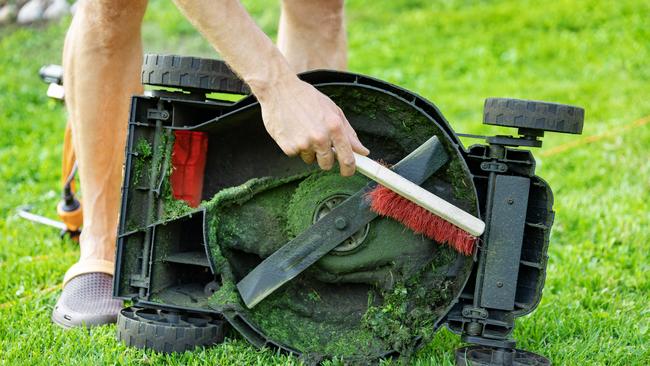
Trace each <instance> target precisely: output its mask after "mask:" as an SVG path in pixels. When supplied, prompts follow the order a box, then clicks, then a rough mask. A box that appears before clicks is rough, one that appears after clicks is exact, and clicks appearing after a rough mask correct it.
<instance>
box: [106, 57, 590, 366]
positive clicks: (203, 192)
mask: <svg viewBox="0 0 650 366" xmlns="http://www.w3.org/2000/svg"><path fill="white" fill-rule="evenodd" d="M300 77H301V78H302V79H303V80H304V81H306V82H308V83H310V84H312V85H314V86H315V87H316V88H318V89H319V90H320V91H321V92H323V93H324V94H326V95H328V96H329V97H330V98H332V99H333V100H334V101H335V102H336V103H337V104H338V105H339V106H340V107H341V108H342V109H343V111H344V112H345V114H346V117H347V118H348V120H349V121H350V123H351V124H352V126H353V127H354V128H355V130H356V131H357V133H358V135H359V137H360V139H361V141H362V142H363V143H364V145H366V146H368V147H369V148H370V150H371V158H373V159H376V160H383V161H384V162H386V163H387V164H389V165H393V164H395V163H397V162H398V161H400V160H404V161H407V162H408V164H407V166H408V167H409V169H410V168H411V167H416V168H414V170H411V171H410V172H408V173H405V174H411V175H412V176H418V177H419V178H418V179H420V180H421V181H422V184H421V186H422V187H423V188H425V189H427V190H429V191H431V192H434V193H435V194H437V195H439V196H440V197H442V198H443V199H446V200H448V201H450V202H452V203H454V204H455V205H457V206H459V207H462V208H463V209H464V210H466V211H468V212H470V213H472V214H474V215H476V216H479V217H481V218H482V219H483V220H484V221H485V222H486V225H487V229H486V232H485V233H484V234H483V235H482V237H481V238H480V244H479V246H478V248H477V249H476V250H475V252H474V253H473V255H471V256H464V255H461V254H459V253H457V252H455V251H453V250H451V249H450V248H448V247H445V246H441V245H439V244H437V243H435V242H432V241H431V240H428V239H426V238H423V237H422V236H418V235H415V234H413V233H412V232H409V231H408V230H405V229H404V227H402V226H401V225H400V224H399V223H397V222H395V221H392V220H391V219H388V218H381V217H378V218H373V219H371V221H370V222H369V223H368V224H367V225H366V224H365V223H364V224H361V225H358V228H357V227H356V226H354V227H352V226H347V225H343V224H341V222H342V221H341V220H340V219H338V218H336V219H334V220H332V219H326V218H327V216H328V215H329V214H330V212H337V210H334V209H335V207H339V205H340V206H341V207H354V205H350V202H353V201H351V200H352V199H353V198H354V197H357V196H355V194H356V193H357V192H359V189H360V188H362V187H364V186H365V184H367V183H368V181H367V180H365V179H364V178H363V177H360V176H355V177H352V178H342V177H339V176H338V175H336V174H333V173H325V172H321V171H320V170H319V169H318V168H317V167H315V166H308V165H306V164H304V163H302V162H301V161H299V159H291V158H288V157H286V156H285V155H284V154H282V152H281V150H280V149H279V148H278V147H277V146H276V145H275V143H274V142H273V140H271V138H270V137H269V136H268V134H267V133H266V131H265V129H264V126H263V123H262V119H261V111H260V107H259V104H258V103H257V101H256V100H255V98H254V97H253V96H250V95H249V96H244V97H243V98H241V99H239V100H238V101H235V102H233V101H229V99H231V98H228V97H225V94H239V95H247V94H248V93H249V89H248V88H247V86H246V85H245V84H244V83H243V82H242V81H241V80H239V79H238V78H237V77H236V76H235V75H234V74H233V73H232V72H231V71H230V70H229V69H228V67H227V66H226V65H225V64H224V63H223V62H221V61H217V60H207V59H198V58H192V57H181V56H162V55H146V56H145V63H144V66H143V73H142V81H143V83H144V84H148V85H156V86H164V87H166V88H168V89H169V88H174V91H169V90H165V91H162V90H154V91H153V92H152V93H151V95H149V96H135V97H133V100H132V107H131V114H130V120H129V134H128V142H127V151H126V168H125V174H124V183H123V187H122V208H121V216H120V225H119V235H118V243H117V261H116V269H115V277H114V281H115V282H114V295H115V296H117V297H119V298H122V299H128V300H132V301H133V302H134V304H133V306H132V307H130V308H127V309H125V310H123V312H122V314H120V316H119V318H118V338H119V339H120V340H122V341H124V342H125V343H126V344H127V345H131V346H136V347H146V348H152V349H155V350H157V351H162V352H170V351H183V350H187V349H192V348H193V347H195V346H202V345H210V344H214V343H218V342H220V341H221V340H222V339H223V336H224V334H223V332H224V328H225V327H226V326H228V327H230V328H232V329H234V330H236V331H237V332H238V333H239V334H241V335H242V336H243V337H244V338H245V339H247V340H248V341H249V342H250V343H251V344H253V345H255V346H257V347H265V346H266V347H272V348H276V349H279V350H281V351H282V352H287V353H292V354H295V355H298V356H301V357H303V358H304V359H305V360H307V361H308V362H318V361H320V360H323V359H327V358H333V357H339V358H342V359H344V360H347V361H348V362H351V363H360V364H365V363H369V362H375V361H377V360H378V359H380V358H388V357H402V358H408V357H409V356H410V355H411V354H412V353H413V352H414V351H415V350H417V349H418V348H419V347H420V346H421V345H423V344H424V343H425V342H427V341H428V340H429V339H430V338H431V336H432V334H433V332H434V331H435V330H437V329H438V328H439V327H440V326H443V325H446V326H447V327H448V328H449V329H451V330H452V331H454V332H456V333H458V334H460V335H461V336H462V339H463V341H465V342H467V343H471V344H473V345H470V346H468V347H464V348H461V349H459V350H457V352H456V360H457V363H458V364H460V365H467V364H473V365H523V364H526V365H547V364H549V361H548V360H547V359H545V358H544V357H542V356H538V355H535V354H532V353H529V352H526V351H523V350H518V349H516V348H515V341H514V340H513V339H512V337H511V333H512V330H513V328H514V324H515V318H517V317H519V316H522V315H525V314H528V313H530V312H532V311H533V310H534V309H535V307H536V306H537V304H538V303H539V301H540V298H541V294H542V288H543V286H544V280H545V277H546V265H547V249H548V245H549V235H550V230H551V225H552V224H553V209H552V208H553V195H552V192H551V189H550V187H549V186H548V184H547V183H546V182H545V181H544V180H542V179H541V178H539V177H537V176H536V175H535V160H534V158H533V156H532V154H531V152H530V151H528V150H522V149H517V148H516V147H517V146H527V147H533V146H540V145H541V141H540V140H539V138H540V137H541V136H543V133H544V131H553V132H565V133H581V131H582V123H583V118H584V116H583V113H584V112H583V110H582V109H580V108H577V107H571V106H564V105H559V104H552V103H543V102H534V101H521V100H516V99H503V98H491V99H488V100H487V101H486V105H485V110H484V113H485V116H484V122H485V123H487V124H494V125H498V126H506V127H515V128H518V129H519V131H518V136H514V137H513V136H492V137H485V136H483V137H482V138H485V139H486V140H487V144H484V145H482V144H479V145H473V146H471V147H469V148H468V149H466V148H464V147H463V145H462V144H461V142H460V140H459V138H458V136H459V134H456V133H455V132H454V131H453V129H452V128H451V127H450V125H449V124H448V122H447V121H446V120H445V118H444V117H443V116H442V114H441V113H440V111H439V110H438V109H437V108H436V107H435V106H434V105H433V104H432V103H430V102H428V101H426V100H425V99H423V98H421V97H419V96H418V95H416V94H413V93H411V92H409V91H407V90H404V89H401V88H399V87H396V86H394V85H391V84H389V83H386V82H383V81H380V80H377V79H373V78H369V77H366V76H362V75H358V74H353V73H347V72H337V71H327V70H319V71H312V72H307V73H304V74H301V75H300ZM434 137H435V138H434ZM425 143H428V144H430V145H429V148H428V149H424V150H426V151H427V152H428V154H430V155H429V156H428V157H424V158H426V159H429V160H426V159H424V158H422V157H418V156H416V157H415V158H413V159H405V157H407V155H409V154H410V153H411V152H412V151H414V150H416V149H418V148H419V147H421V146H424V144H425ZM409 156H411V155H409ZM411 157H412V156H411ZM422 162H426V165H418V164H422ZM400 164H401V163H400ZM431 164H435V166H432V165H431ZM396 168H397V167H396ZM400 169H404V168H403V167H402V168H400ZM354 199H356V198H354ZM199 202H202V203H200V204H198V203H199ZM346 202H347V206H345V205H346ZM351 209H352V208H351ZM338 211H339V212H340V211H341V210H338ZM346 222H350V221H349V220H347V221H346ZM328 225H331V226H333V227H335V228H336V230H339V231H341V232H345V235H346V236H347V239H345V240H343V241H342V242H340V244H338V246H336V248H335V250H332V251H331V252H329V253H328V254H327V255H326V256H324V257H323V258H322V259H320V260H319V261H318V262H316V263H315V264H314V265H313V266H311V267H310V268H308V269H307V270H306V271H305V272H304V273H302V274H300V275H299V276H298V277H296V278H295V279H293V280H291V281H289V282H288V283H287V284H285V285H283V286H282V287H281V288H279V289H277V290H276V292H275V293H274V294H272V295H271V296H269V297H268V298H267V299H265V300H262V301H261V302H260V303H259V304H258V305H257V306H256V307H255V308H254V309H247V308H246V307H244V306H242V304H241V298H240V297H239V294H238V292H237V289H236V287H235V286H234V284H235V283H236V282H237V281H239V280H241V278H242V277H244V276H245V275H246V274H247V273H249V272H250V271H251V270H252V269H254V268H255V267H256V266H257V265H258V264H259V263H260V262H261V261H262V260H263V259H264V258H266V257H268V256H269V255H271V254H273V253H275V252H276V251H278V250H279V249H280V248H283V250H286V249H287V248H286V247H284V245H285V244H286V243H287V242H289V241H290V240H291V239H294V238H296V237H298V236H299V234H301V233H303V232H306V231H309V230H311V232H313V233H314V235H316V236H318V235H326V233H328V232H331V229H332V228H331V227H329V226H328ZM353 229H354V230H353ZM328 230H329V231H328ZM345 230H347V231H345ZM338 236H341V235H338ZM298 244H300V243H298ZM307 244H308V243H307ZM289 249H291V248H289ZM287 253H289V254H288V255H291V253H292V252H291V250H288V252H287ZM400 309H401V310H400ZM400 330H402V331H400ZM403 330H406V331H403Z"/></svg>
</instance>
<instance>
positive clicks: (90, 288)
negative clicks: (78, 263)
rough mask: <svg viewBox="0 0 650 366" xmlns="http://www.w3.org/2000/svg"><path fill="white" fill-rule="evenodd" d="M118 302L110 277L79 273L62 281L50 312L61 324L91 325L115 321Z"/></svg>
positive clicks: (57, 322)
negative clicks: (58, 294)
mask: <svg viewBox="0 0 650 366" xmlns="http://www.w3.org/2000/svg"><path fill="white" fill-rule="evenodd" d="M122 305H123V304H122V301H121V300H118V299H114V298H113V276H111V275H109V274H106V273H102V272H91V273H84V274H79V275H77V276H75V277H73V278H71V279H69V280H68V281H66V283H65V285H64V287H63V291H62V292H61V296H60V297H59V300H58V301H57V303H56V305H55V306H54V311H52V321H53V322H54V323H55V324H57V325H59V326H61V327H63V328H72V327H88V328H90V327H94V326H97V325H104V324H110V323H115V321H116V320H117V314H118V313H119V311H120V309H122Z"/></svg>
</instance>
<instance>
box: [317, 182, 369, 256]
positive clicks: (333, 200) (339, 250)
mask: <svg viewBox="0 0 650 366" xmlns="http://www.w3.org/2000/svg"><path fill="white" fill-rule="evenodd" d="M348 197H350V195H349V194H345V193H337V194H334V195H332V196H329V197H328V198H326V199H325V200H323V202H321V203H320V204H319V205H318V206H317V207H316V210H315V211H314V215H313V219H312V223H314V224H315V223H316V222H317V221H318V220H320V219H322V218H323V217H325V215H327V214H329V213H330V212H331V211H332V210H333V209H334V208H335V207H336V206H338V205H340V204H341V203H342V202H343V201H345V200H346V199H348ZM337 225H341V228H344V227H345V225H346V223H345V222H344V221H342V222H340V223H339V222H338V221H337ZM369 231H370V224H367V225H366V226H364V227H363V228H362V229H361V230H359V231H357V232H355V233H354V234H352V236H350V237H349V238H347V239H346V240H345V241H344V242H343V243H341V244H340V245H339V246H337V247H336V248H334V249H333V250H332V252H333V254H349V253H350V252H352V251H353V250H355V249H356V248H358V247H359V246H360V245H361V244H363V242H364V240H366V237H367V236H368V232H369Z"/></svg>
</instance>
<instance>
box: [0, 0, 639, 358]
mask: <svg viewBox="0 0 650 366" xmlns="http://www.w3.org/2000/svg"><path fill="white" fill-rule="evenodd" d="M244 3H245V5H246V6H247V7H248V8H249V9H250V10H251V12H252V13H253V14H254V16H255V18H256V20H257V21H258V23H259V24H260V25H261V27H262V28H263V29H264V30H265V31H267V32H268V33H269V34H275V31H276V24H277V18H278V14H279V9H278V8H279V6H278V4H277V3H276V2H267V1H263V0H254V1H252V0H247V1H245V2H244ZM347 14H348V20H349V37H350V38H349V39H350V42H349V43H350V69H351V70H352V71H355V72H360V73H363V74H368V75H371V76H375V77H378V78H381V79H385V80H388V81H390V82H393V83H396V84H398V85H400V86H403V87H405V88H408V89H411V90H414V91H416V92H418V93H420V94H421V95H423V96H425V97H426V98H428V99H430V100H431V101H433V102H434V103H436V104H437V105H438V107H439V108H440V109H441V110H442V112H443V113H444V114H445V116H446V117H447V118H448V120H449V121H450V122H451V124H452V126H453V127H454V128H455V129H456V130H457V131H460V132H471V133H496V132H501V133H503V132H504V131H499V130H498V129H497V128H496V127H487V126H483V125H482V124H481V123H480V122H481V113H482V105H483V100H484V98H486V97H488V96H510V97H518V98H529V99H541V100H549V101H556V102H561V103H568V104H575V105H579V106H582V107H584V108H585V109H586V120H585V129H584V135H585V136H590V137H591V138H585V137H579V136H572V135H571V136H569V135H554V134H550V133H549V134H547V136H546V137H545V138H544V141H545V142H544V147H543V148H542V149H541V151H537V153H536V154H537V157H538V158H539V164H538V166H539V168H538V174H539V175H540V176H542V177H543V178H545V179H546V180H547V181H548V182H549V183H550V185H551V187H552V188H553V189H554V192H555V200H556V203H555V210H556V211H557V214H556V224H555V226H554V228H553V234H552V240H551V247H550V250H549V256H550V260H549V267H548V277H547V281H546V287H545V289H544V297H543V299H542V302H541V304H540V306H539V308H538V309H537V310H536V311H535V312H534V313H533V314H531V315H530V316H527V317H525V318H523V319H520V320H518V322H517V327H516V329H515V332H514V336H515V338H516V339H517V341H518V346H519V347H521V348H525V349H528V350H531V351H534V352H538V353H541V354H543V355H546V356H547V357H550V358H551V359H552V360H553V361H554V362H555V363H556V364H563V365H579V364H584V365H646V364H648V363H649V362H650V349H649V346H648V345H649V344H650V330H649V328H650V281H649V280H648V279H649V277H650V204H649V203H648V201H649V200H650V162H649V161H650V123H647V122H648V121H650V117H649V118H646V119H642V118H644V117H647V116H649V115H650V27H649V25H650V23H649V22H648V19H650V3H649V2H647V1H640V0H621V1H615V2H614V1H611V2H605V1H598V0H582V1H575V0H560V1H553V2H537V1H513V0H511V1H506V0H503V1H468V0H444V1H443V0H436V1H428V0H419V1H415V0H393V1H388V0H382V1H374V2H369V1H362V0H350V1H348V3H347ZM67 24H68V20H64V21H62V23H61V24H51V25H48V26H39V27H35V28H21V29H16V28H10V29H0V192H1V193H0V215H1V216H0V218H1V221H0V319H1V320H0V364H20V365H22V364H52V365H55V364H61V365H68V364H79V365H88V364H163V363H164V364H167V363H169V364H177V365H185V364H219V365H230V364H260V365H261V364H288V363H297V361H296V360H294V359H292V358H287V357H284V356H278V355H276V354H274V353H273V352H271V351H268V350H266V351H259V350H256V349H254V348H253V347H251V346H249V345H247V343H246V342H245V341H243V340H240V339H229V340H228V341H226V342H225V343H224V344H221V345H218V346H216V347H213V348H210V349H205V350H197V351H195V352H186V353H184V354H181V355H174V356H168V355H161V354H156V353H153V352H143V351H140V350H136V349H129V348H126V347H125V346H123V345H122V344H119V343H117V342H116V341H115V338H114V334H115V328H114V326H107V327H102V328H98V329H93V330H91V331H84V330H72V331H67V332H66V331H62V330H60V329H59V328H57V327H55V326H53V325H52V324H50V320H49V317H50V313H51V311H52V307H53V305H54V303H55V301H56V298H57V296H58V294H59V291H60V288H59V284H60V282H61V280H62V277H63V274H64V272H65V270H66V269H67V268H68V267H69V266H70V265H71V264H72V263H74V262H75V260H76V254H77V248H76V247H75V244H73V243H72V242H67V241H61V240H59V238H58V236H57V233H56V231H55V230H51V229H49V228H44V227H41V226H36V225H33V224H31V223H29V222H26V221H23V220H21V219H20V218H18V217H17V216H16V214H15V208H16V207H17V206H19V205H23V204H26V203H29V204H32V205H33V207H34V209H35V210H36V211H38V212H41V213H45V214H47V215H48V216H51V217H55V215H56V213H55V205H56V202H57V200H58V194H59V193H58V184H59V181H58V180H59V160H60V151H61V143H62V137H63V129H64V125H65V113H64V110H63V108H62V106H60V105H58V104H57V103H55V102H53V101H50V100H48V99H47V97H46V96H45V89H46V86H45V85H44V84H42V83H41V82H40V81H39V80H38V76H37V71H38V69H39V67H40V66H41V65H42V64H45V63H58V62H60V53H61V46H62V40H63V36H64V34H65V29H66V27H67ZM144 31H145V36H144V38H145V48H146V50H147V51H157V52H160V51H164V52H173V53H184V54H193V55H202V56H212V55H213V54H212V52H211V50H210V47H209V46H208V45H207V44H206V43H205V41H203V40H202V39H201V38H200V37H199V36H198V35H197V34H196V33H195V31H194V30H193V29H192V27H191V26H190V25H189V24H188V23H187V22H186V21H185V20H184V19H183V18H182V17H181V16H180V14H179V13H178V11H177V10H176V9H175V8H174V7H173V5H171V2H169V1H162V0H160V1H152V4H151V6H150V10H149V12H148V13H147V16H146V24H145V26H144ZM635 121H636V123H635ZM575 141H579V143H578V144H577V145H575V146H574V145H566V144H570V143H573V142H575ZM459 345H460V341H459V337H458V336H456V335H454V334H452V333H451V332H449V331H447V330H442V331H440V332H439V333H438V335H437V336H436V338H435V339H434V341H433V342H432V343H431V344H429V345H427V346H426V347H424V348H423V349H422V350H421V351H420V352H419V353H418V354H417V356H416V358H415V359H414V363H415V364H417V365H431V364H433V365H438V364H441V365H445V364H447V365H448V364H452V363H453V350H454V348H456V347H458V346H459Z"/></svg>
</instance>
